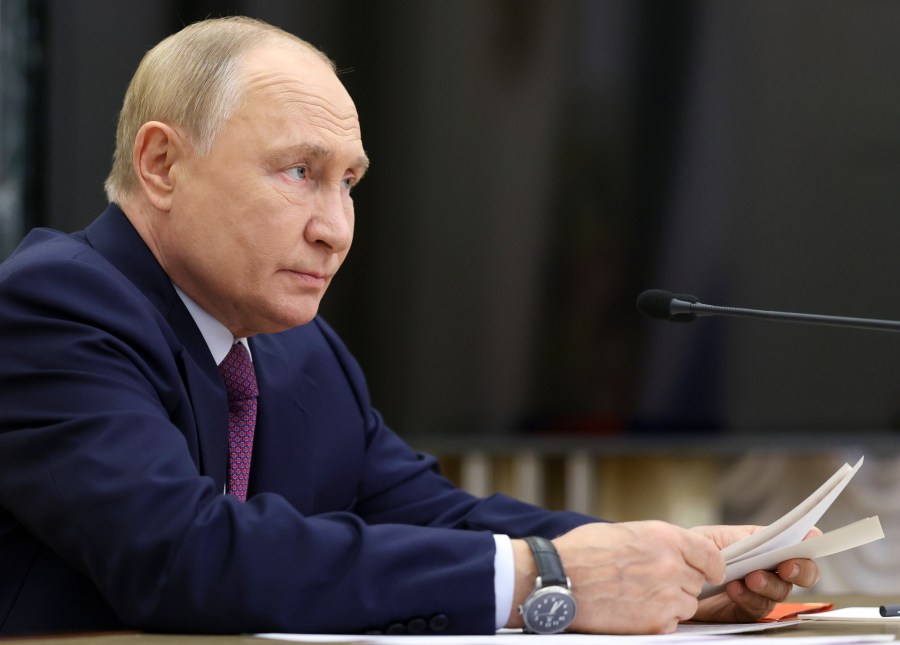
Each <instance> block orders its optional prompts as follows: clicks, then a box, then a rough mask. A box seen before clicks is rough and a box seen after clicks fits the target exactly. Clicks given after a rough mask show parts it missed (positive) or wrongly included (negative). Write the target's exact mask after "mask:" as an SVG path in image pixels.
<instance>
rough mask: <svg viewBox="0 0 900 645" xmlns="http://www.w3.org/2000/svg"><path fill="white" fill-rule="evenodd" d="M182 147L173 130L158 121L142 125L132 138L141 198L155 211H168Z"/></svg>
mask: <svg viewBox="0 0 900 645" xmlns="http://www.w3.org/2000/svg"><path fill="white" fill-rule="evenodd" d="M186 143H187V142H186V141H185V139H184V138H183V137H182V136H181V135H180V134H179V132H178V131H177V130H175V128H173V127H171V126H169V125H167V124H165V123H161V122H159V121H148V122H147V123H145V124H144V125H142V126H141V128H140V130H138V133H137V136H136V137H135V138H134V153H133V159H132V161H133V163H134V171H135V174H136V175H137V180H138V183H139V184H140V185H141V189H142V190H143V192H144V195H145V196H146V197H147V199H148V200H149V201H150V203H151V204H153V206H154V207H155V208H157V209H158V210H161V211H168V210H169V209H170V208H171V205H172V192H173V191H174V190H175V172H174V169H175V164H176V163H178V162H179V161H181V160H182V159H184V157H185V152H186V151H185V149H184V146H185V145H186Z"/></svg>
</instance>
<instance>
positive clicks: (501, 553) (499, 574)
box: [494, 534, 516, 629]
mask: <svg viewBox="0 0 900 645" xmlns="http://www.w3.org/2000/svg"><path fill="white" fill-rule="evenodd" d="M494 544H495V546H496V548H495V550H494V597H495V598H496V604H495V607H496V608H497V609H496V616H495V622H496V625H497V629H500V628H502V627H504V626H505V625H506V623H507V621H508V620H509V612H510V611H511V610H512V604H513V595H514V593H515V588H516V563H515V559H514V558H513V548H512V540H510V539H509V536H508V535H497V534H495V535H494Z"/></svg>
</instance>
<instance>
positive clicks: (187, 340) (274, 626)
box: [0, 206, 590, 634]
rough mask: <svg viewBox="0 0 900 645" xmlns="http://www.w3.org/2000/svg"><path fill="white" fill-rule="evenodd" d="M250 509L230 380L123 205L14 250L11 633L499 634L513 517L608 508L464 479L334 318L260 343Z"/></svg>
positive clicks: (521, 529) (543, 517)
mask: <svg viewBox="0 0 900 645" xmlns="http://www.w3.org/2000/svg"><path fill="white" fill-rule="evenodd" d="M250 345H251V348H252V352H253V359H254V364H255V367H256V371H257V377H258V380H259V389H260V393H261V394H260V399H259V416H258V425H257V431H256V437H255V443H254V449H253V463H252V469H251V490H250V494H251V497H250V499H249V500H248V502H247V503H246V504H241V503H239V502H237V501H236V500H235V499H234V498H233V497H231V496H226V495H224V494H223V492H222V491H223V487H224V483H225V463H226V428H227V405H226V396H225V389H224V385H223V383H222V380H221V378H220V376H219V373H218V370H217V368H216V365H215V364H214V362H213V359H212V357H211V355H210V352H209V349H208V347H207V346H206V344H205V342H204V340H203V338H202V336H201V335H200V332H199V330H198V329H197V327H196V325H195V324H194V322H193V319H192V318H191V317H190V315H189V313H188V312H187V310H186V309H185V307H184V305H183V304H182V302H181V300H180V299H179V298H178V296H177V294H176V293H175V290H174V288H173V286H172V283H171V281H170V280H169V278H168V276H167V275H166V274H165V272H164V271H163V270H162V268H161V267H160V266H159V264H158V263H157V262H156V260H155V258H154V257H153V255H152V254H151V253H150V251H149V249H148V248H147V247H146V245H145V244H144V243H143V241H142V240H141V238H140V237H139V236H138V234H137V233H136V231H135V230H134V228H133V227H132V226H131V224H130V222H129V221H128V220H127V218H126V217H125V216H124V214H123V213H122V212H121V211H120V210H119V209H118V208H117V207H115V206H110V207H109V208H108V209H107V210H106V211H105V212H104V213H103V215H101V216H100V218H98V219H97V221H95V222H94V223H93V224H92V225H91V226H90V227H88V228H87V229H86V230H85V231H83V232H81V233H77V234H75V235H65V234H62V233H59V232H55V231H49V230H35V231H33V232H32V233H31V234H30V235H29V236H28V237H27V238H26V239H25V240H24V241H23V243H22V244H21V245H20V247H19V249H18V250H17V251H16V252H15V253H14V254H13V255H12V256H11V257H10V258H9V259H8V260H7V261H6V262H4V263H3V265H2V266H0V634H9V633H27V632H46V631H54V630H97V629H121V628H123V627H126V628H139V629H147V630H155V631H172V632H254V631H294V632H361V631H366V630H371V629H385V628H386V627H387V626H389V625H392V624H395V623H400V624H401V625H410V626H414V627H416V628H425V629H426V630H428V629H433V630H440V629H445V630H446V633H487V632H492V631H493V629H494V588H493V576H494V571H493V558H494V541H493V538H492V535H491V534H492V532H505V533H508V534H510V535H512V536H524V535H528V534H537V535H544V536H550V537H553V536H556V535H558V534H560V533H563V532H565V531H566V530H568V529H570V528H572V527H574V526H577V525H579V524H583V523H585V522H588V521H590V518H587V517H584V516H581V515H576V514H573V513H551V512H547V511H544V510H541V509H538V508H536V507H533V506H529V505H527V504H523V503H521V502H518V501H515V500H512V499H510V498H508V497H504V496H501V495H497V496H493V497H490V498H487V499H477V498H474V497H472V496H470V495H468V494H467V493H465V492H463V491H460V490H459V489H457V488H455V487H454V486H453V485H451V483H450V482H448V481H447V480H446V479H444V478H443V477H442V476H441V475H440V474H439V473H438V472H437V469H436V466H435V461H434V459H433V458H431V457H429V456H425V455H422V454H418V453H416V452H414V451H412V450H411V449H410V448H409V447H408V446H407V445H405V444H404V443H403V441H401V440H400V439H399V438H398V437H397V436H396V435H395V434H394V433H393V432H391V431H390V430H389V429H388V428H387V427H386V426H385V424H384V423H383V421H382V419H381V417H380V416H379V414H378V413H377V411H376V410H375V409H373V408H372V406H371V403H370V401H369V395H368V393H367V390H366V385H365V382H364V379H363V375H362V373H361V371H360V368H359V366H358V365H357V363H356V362H355V361H354V359H353V358H352V356H351V355H350V354H349V352H348V351H347V349H346V348H345V347H344V345H343V344H342V343H341V341H340V340H339V339H338V337H337V336H336V335H335V333H334V332H333V331H332V330H331V329H330V328H329V327H328V326H327V325H326V324H325V323H324V322H323V321H322V320H321V319H316V320H314V321H312V322H311V323H309V324H307V325H304V326H302V327H298V328H295V329H292V330H289V331H286V332H283V333H280V334H272V335H261V336H255V337H253V338H251V340H250Z"/></svg>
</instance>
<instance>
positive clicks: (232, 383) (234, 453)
mask: <svg viewBox="0 0 900 645" xmlns="http://www.w3.org/2000/svg"><path fill="white" fill-rule="evenodd" d="M219 373H220V374H222V378H223V379H225V389H226V390H227V391H228V487H227V489H226V492H227V493H231V494H232V495H234V496H235V497H237V498H238V499H239V500H240V501H242V502H246V501H247V486H248V483H249V481H250V455H251V453H252V452H253V431H254V429H255V428H256V397H258V396H259V388H257V387H256V372H254V371H253V361H251V360H250V355H249V354H248V353H247V349H246V348H245V347H244V346H243V345H242V344H241V343H235V344H234V345H232V346H231V350H230V351H229V352H228V356H226V357H225V360H224V361H222V363H221V364H220V365H219Z"/></svg>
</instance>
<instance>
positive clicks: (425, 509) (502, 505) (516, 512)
mask: <svg viewBox="0 0 900 645" xmlns="http://www.w3.org/2000/svg"><path fill="white" fill-rule="evenodd" d="M317 323H318V325H319V326H320V328H321V329H322V332H323V334H324V335H325V337H326V338H327V340H328V342H329V344H330V346H331V347H332V349H333V350H334V352H335V354H336V357H337V359H338V360H339V362H340V363H341V365H342V367H343V369H344V372H345V374H346V375H347V378H348V379H349V380H350V382H351V384H352V385H353V388H354V391H355V393H356V397H357V402H358V405H359V406H360V410H361V413H362V414H363V415H364V416H365V418H366V419H367V426H368V427H367V450H366V466H365V468H363V469H362V470H363V479H362V482H361V484H360V495H359V503H358V504H357V508H356V510H357V512H358V513H359V514H360V515H361V516H362V517H364V518H365V519H366V521H367V522H369V523H371V524H380V523H389V522H406V523H412V524H417V525H423V526H434V527H443V528H453V529H467V530H480V531H490V532H492V533H504V534H506V535H509V536H510V537H513V538H517V537H526V536H529V535H540V536H543V537H547V538H554V537H557V536H558V535H561V534H562V533H565V532H567V531H569V530H571V529H573V528H575V527H576V526H580V525H582V524H587V523H589V522H596V521H597V520H596V519H594V518H591V517H588V516H586V515H581V514H579V513H571V512H550V511H547V510H545V509H543V508H540V507H538V506H534V505H532V504H527V503H525V502H522V501H519V500H516V499H513V498H511V497H508V496H506V495H501V494H496V495H492V496H490V497H488V498H478V497H474V496H472V495H470V494H468V493H466V492H464V491H462V490H461V489H459V488H458V487H456V486H455V485H453V484H452V483H451V482H450V481H448V480H447V479H446V478H444V477H443V476H442V475H441V474H440V471H439V469H438V466H437V461H436V460H435V458H434V457H432V456H431V455H426V454H422V453H419V452H416V451H414V450H412V449H411V448H410V447H409V446H408V445H407V444H406V443H405V442H404V441H403V440H402V439H401V438H400V437H398V436H397V435H396V434H395V433H394V432H392V431H391V430H390V429H389V428H388V427H387V426H386V425H385V423H384V420H383V419H382V417H381V415H380V414H379V413H378V411H377V410H375V409H374V408H373V407H372V404H371V401H370V397H369V393H368V389H367V387H366V385H365V379H364V377H363V373H362V370H361V369H360V367H359V365H358V364H357V362H356V360H355V359H354V358H353V357H352V355H351V354H350V352H349V351H348V350H347V348H346V347H345V346H344V345H343V343H342V342H341V341H340V339H339V338H338V337H337V335H336V334H335V333H334V331H333V330H332V329H331V328H330V327H328V325H327V324H326V323H325V322H324V321H322V320H321V319H317Z"/></svg>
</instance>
